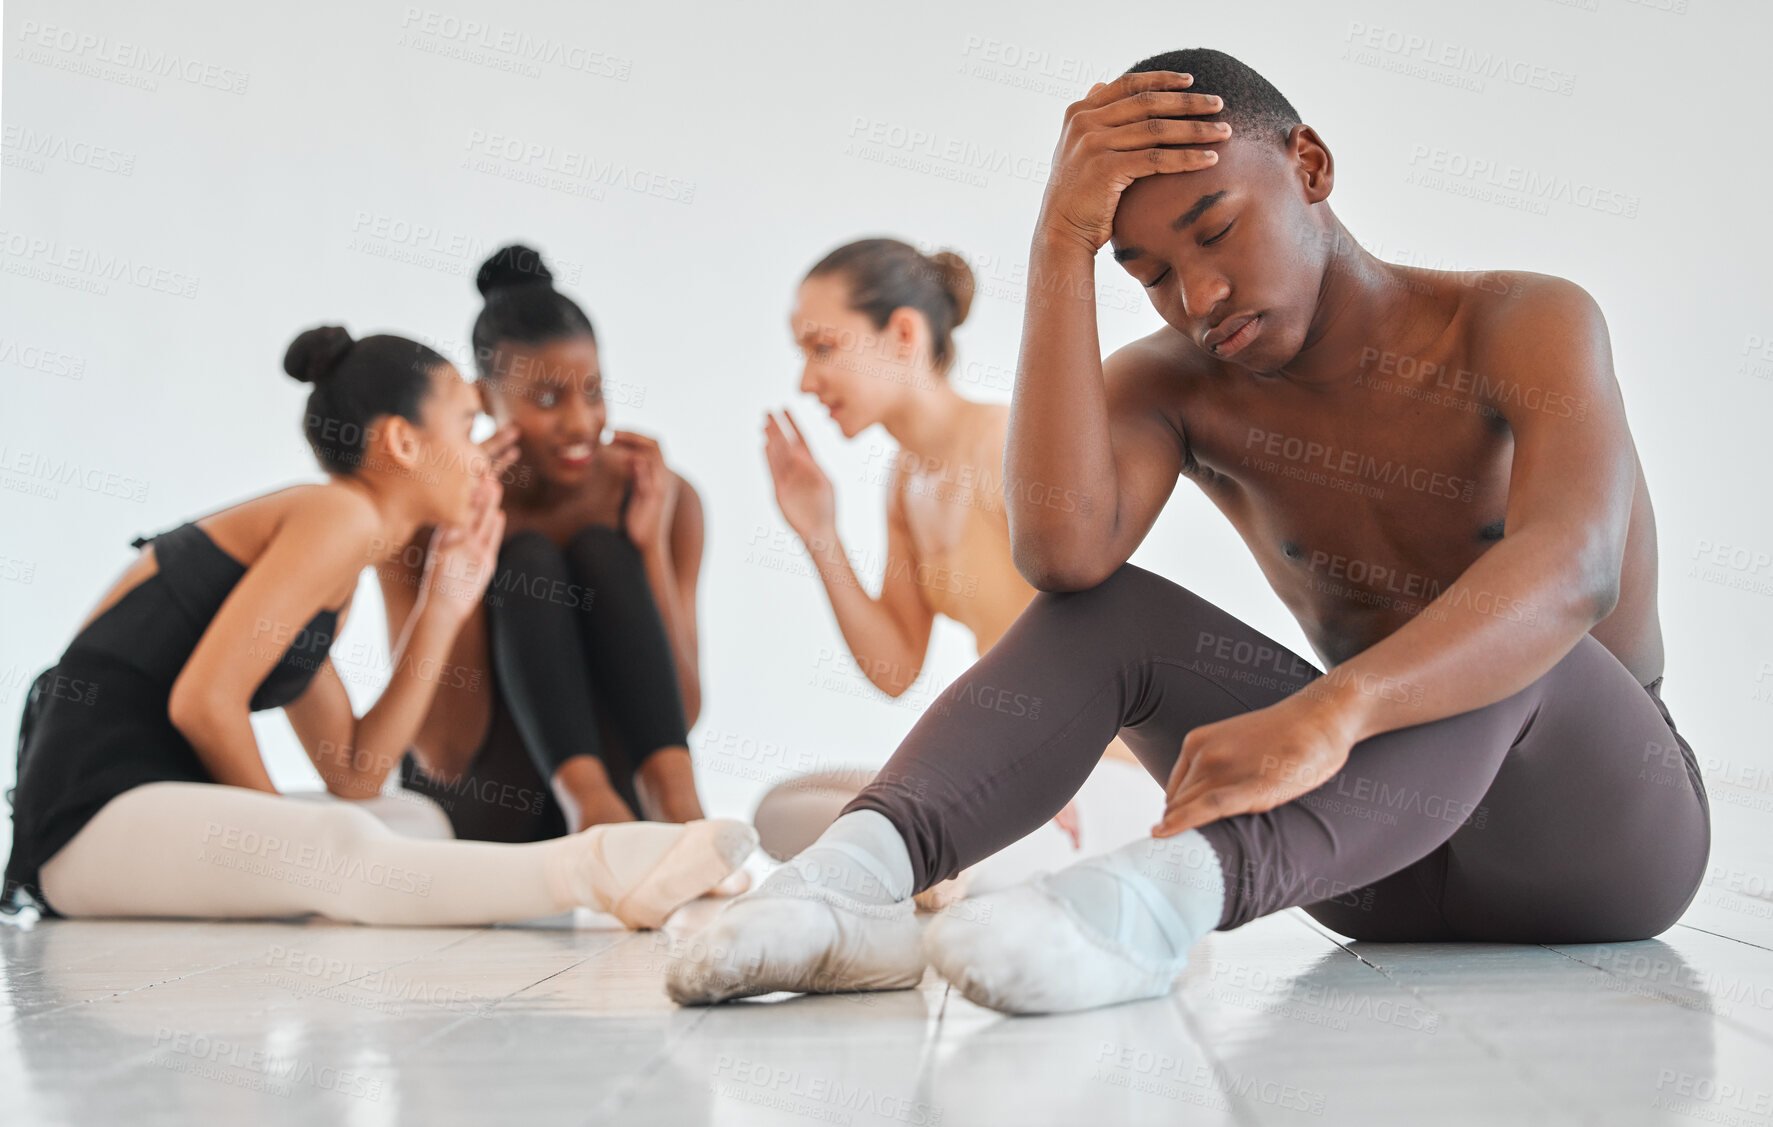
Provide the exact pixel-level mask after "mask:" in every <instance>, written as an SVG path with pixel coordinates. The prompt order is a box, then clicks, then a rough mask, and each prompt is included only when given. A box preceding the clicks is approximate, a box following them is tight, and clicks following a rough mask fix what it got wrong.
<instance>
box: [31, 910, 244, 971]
mask: <svg viewBox="0 0 1773 1127" xmlns="http://www.w3.org/2000/svg"><path fill="white" fill-rule="evenodd" d="M214 922H215V921H214V920H191V921H189V924H190V926H188V927H182V928H170V929H168V931H169V933H170V934H173V935H177V934H179V933H182V932H187V931H199V930H201V929H202V928H203V927H204V926H205V925H207V924H210V923H214ZM43 926H49V927H58V926H60V925H59V924H56V923H55V922H54V921H47V922H45V921H39V922H38V923H37V924H36V925H35V927H43ZM24 930H34V928H33V929H21V931H24ZM118 950H120V948H117V947H106V948H105V949H104V950H102V951H98V952H96V953H94V954H91V955H84V956H82V957H81V958H79V959H77V960H75V961H74V962H72V963H69V964H67V966H70V967H76V966H79V965H80V964H82V963H88V962H91V961H92V960H93V959H102V958H105V957H106V956H108V955H114V954H116V953H117V952H118ZM48 970H49V968H48V967H38V968H36V969H35V970H28V971H25V972H23V973H22V974H20V975H18V976H16V978H13V979H12V981H22V980H24V979H27V978H30V977H31V976H32V975H38V974H44V973H46V972H47V971H48Z"/></svg>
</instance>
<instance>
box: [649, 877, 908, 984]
mask: <svg viewBox="0 0 1773 1127" xmlns="http://www.w3.org/2000/svg"><path fill="white" fill-rule="evenodd" d="M919 935H920V929H919V926H918V922H917V917H916V914H915V909H914V907H913V905H912V903H911V901H909V900H901V901H897V902H894V903H891V904H869V903H864V902H862V901H859V900H855V899H853V898H851V897H848V896H845V895H843V894H842V893H838V892H834V891H831V890H830V889H826V888H823V887H821V886H819V885H817V884H800V885H797V886H796V887H795V890H794V891H793V892H792V893H788V892H784V891H782V890H781V889H779V888H772V887H770V886H769V885H768V884H766V885H764V886H763V887H761V888H759V889H758V890H757V891H755V892H750V893H747V894H745V895H744V896H741V897H739V898H738V899H736V900H734V901H733V902H732V903H730V904H728V905H726V907H724V908H722V909H721V910H720V913H719V914H718V915H716V916H715V917H714V919H713V920H712V921H710V922H709V924H708V926H707V927H705V928H703V929H702V931H700V932H699V933H697V934H696V935H694V936H692V937H691V938H690V939H688V940H686V941H685V942H684V943H683V945H682V947H681V948H680V949H679V950H678V952H677V953H676V954H675V955H674V956H673V958H672V960H671V963H670V966H669V967H668V968H667V970H666V973H665V991H666V993H667V994H669V995H670V996H671V999H672V1001H675V1002H677V1003H679V1004H680V1005H686V1006H691V1005H707V1004H710V1003H714V1002H723V1001H726V1000H728V999H731V998H746V997H751V996H754V995H757V994H771V993H774V992H776V991H778V990H790V991H794V992H796V993H803V994H838V993H847V992H850V991H856V990H906V989H909V988H911V987H913V986H916V985H917V984H918V983H919V982H921V981H922V980H923V972H924V966H925V964H924V957H923V950H922V946H921V945H920V943H919V941H918V940H919Z"/></svg>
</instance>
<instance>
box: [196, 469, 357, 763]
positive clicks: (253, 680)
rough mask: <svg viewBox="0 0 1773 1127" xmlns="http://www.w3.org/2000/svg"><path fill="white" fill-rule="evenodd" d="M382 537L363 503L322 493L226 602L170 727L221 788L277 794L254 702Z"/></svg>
mask: <svg viewBox="0 0 1773 1127" xmlns="http://www.w3.org/2000/svg"><path fill="white" fill-rule="evenodd" d="M379 531H380V518H379V517H378V515H377V513H376V511H375V509H374V507H373V506H372V505H371V504H370V503H369V502H368V501H367V500H366V499H364V498H363V497H362V496H360V495H358V494H356V493H354V492H352V491H350V490H347V489H343V488H334V487H330V486H316V487H315V488H314V489H313V490H312V491H310V492H309V493H307V494H306V495H305V496H303V497H301V498H300V499H299V500H297V501H296V502H295V503H293V504H292V505H291V506H290V508H289V511H288V512H287V513H285V514H284V516H283V518H282V520H281V521H280V522H279V523H278V525H277V528H276V529H275V530H274V531H273V532H272V534H271V539H270V541H269V542H268V543H267V544H266V545H265V547H264V550H263V551H262V552H261V553H260V554H259V557H258V559H256V560H254V561H253V562H252V565H251V566H250V567H248V568H247V569H246V574H244V575H243V576H241V577H240V580H239V582H238V583H236V584H235V585H234V588H233V590H231V591H230V592H229V593H228V597H227V598H226V599H224V600H223V601H222V605H221V606H220V607H219V608H218V609H217V611H216V614H215V617H214V618H213V619H211V620H210V623H209V625H208V627H207V628H205V630H204V631H203V636H202V637H201V638H199V639H198V641H197V645H196V647H195V648H194V649H193V650H192V651H191V656H190V657H189V658H188V659H187V660H186V662H185V665H184V668H183V669H181V670H180V671H179V675H178V677H177V679H175V680H174V681H173V685H172V692H171V694H170V696H169V698H168V700H167V716H168V718H169V719H170V720H171V721H172V723H173V726H174V727H176V728H178V730H179V732H180V733H181V734H183V735H184V737H185V738H186V739H187V740H189V741H190V742H191V746H192V747H193V748H195V749H196V751H197V756H198V758H199V759H200V760H201V761H202V762H203V766H204V768H205V769H206V770H207V771H208V772H209V774H210V776H211V777H212V778H214V779H215V781H216V782H218V783H223V784H227V785H231V786H239V787H247V788H249V789H252V790H262V791H269V792H271V793H273V794H274V793H276V791H277V788H276V787H275V786H274V785H273V784H272V782H271V776H270V773H269V772H268V771H266V769H265V763H264V759H263V757H262V756H261V754H260V752H259V746H258V741H257V740H256V739H255V738H254V736H253V732H252V722H251V701H252V695H253V692H254V691H255V690H256V689H257V688H258V686H259V684H260V682H262V681H263V680H264V679H265V676H266V675H267V674H268V673H270V671H271V669H272V668H273V667H274V666H275V665H276V664H277V662H278V660H279V659H280V658H281V657H282V655H283V651H284V650H285V649H287V648H288V645H289V639H290V638H291V637H292V636H293V635H294V634H295V632H296V631H299V630H301V629H303V628H305V627H306V626H307V624H308V623H309V622H310V621H312V619H313V618H314V616H315V615H316V614H318V613H319V612H320V611H321V610H322V609H323V608H324V607H326V606H328V605H330V604H331V603H332V601H333V600H334V599H336V598H337V597H338V596H337V592H338V591H339V590H340V589H341V588H343V587H345V586H347V585H348V584H349V583H350V582H351V581H352V579H353V578H354V577H355V576H356V575H357V573H358V572H359V571H361V570H362V568H363V567H364V565H365V564H366V563H367V562H368V559H369V550H370V546H371V544H372V543H373V541H374V539H375V537H376V535H377V534H378V532H379ZM316 680H319V678H318V677H317V678H316ZM333 683H334V684H336V683H337V681H336V675H335V677H334V678H333ZM338 691H339V692H340V693H342V692H343V691H344V690H343V686H339V687H338ZM347 711H349V710H348V709H347Z"/></svg>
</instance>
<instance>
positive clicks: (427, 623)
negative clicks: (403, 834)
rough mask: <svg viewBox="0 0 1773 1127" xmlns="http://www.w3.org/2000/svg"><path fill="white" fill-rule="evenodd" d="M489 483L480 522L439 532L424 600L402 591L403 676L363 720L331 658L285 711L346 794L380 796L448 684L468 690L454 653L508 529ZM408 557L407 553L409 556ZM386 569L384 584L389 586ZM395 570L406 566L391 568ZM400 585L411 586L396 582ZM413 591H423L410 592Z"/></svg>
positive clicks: (395, 652)
mask: <svg viewBox="0 0 1773 1127" xmlns="http://www.w3.org/2000/svg"><path fill="white" fill-rule="evenodd" d="M497 497H498V493H497V489H496V487H494V486H492V485H491V483H490V482H489V483H488V484H487V486H486V487H484V488H483V492H482V504H481V507H480V509H479V510H478V512H477V514H476V517H475V522H474V524H473V525H472V526H471V527H470V528H468V529H463V530H445V531H444V532H442V533H441V534H438V535H436V536H435V537H434V538H433V541H432V548H431V549H430V550H429V551H428V552H427V553H426V562H427V567H426V570H425V572H424V573H423V574H422V576H421V581H420V585H419V586H418V588H417V591H418V592H419V593H418V595H417V596H413V595H411V594H406V595H400V594H398V593H397V595H396V597H397V599H398V602H397V603H396V604H395V605H394V606H390V608H389V621H390V622H391V623H392V622H393V621H394V618H395V615H396V614H399V615H400V621H401V622H402V628H401V629H400V630H398V631H393V630H391V631H390V639H391V642H390V649H391V651H392V652H391V659H392V660H391V663H390V664H391V666H392V669H393V673H392V675H391V676H390V678H389V680H388V684H387V686H386V687H385V688H384V689H383V690H382V692H381V695H380V696H378V697H377V698H376V702H375V704H374V705H372V706H371V707H370V708H369V710H368V711H367V712H365V713H364V714H363V716H362V717H361V718H358V717H356V716H355V715H354V714H353V713H352V710H351V701H350V698H349V697H348V696H347V695H346V693H345V687H344V684H343V683H342V682H341V681H340V680H339V677H338V673H337V671H336V670H335V669H334V668H333V665H332V662H331V660H330V659H329V660H328V661H327V662H326V664H325V665H324V666H323V667H322V669H321V670H320V672H319V674H318V675H317V676H316V677H315V678H314V681H313V683H311V684H310V685H309V686H308V690H307V691H306V692H304V693H303V694H302V696H301V697H300V698H298V699H297V700H295V701H292V702H291V703H290V704H289V706H288V707H287V708H286V709H285V713H286V714H287V715H288V716H289V720H290V724H291V726H292V727H294V728H295V730H296V735H297V736H298V737H300V739H301V741H302V746H303V747H305V748H306V749H307V751H308V756H309V758H310V759H312V760H313V761H314V766H315V769H316V770H318V771H319V772H320V777H321V779H322V780H323V781H325V783H326V789H327V790H329V791H331V792H332V793H333V794H336V795H338V796H339V797H341V798H356V799H361V798H373V797H375V795H376V794H378V793H380V791H381V789H382V785H383V783H385V782H386V781H387V778H388V774H389V772H391V771H392V770H393V769H394V766H395V765H396V764H397V763H399V762H400V758H401V756H403V755H404V754H406V749H407V748H408V747H409V746H410V745H411V744H412V742H413V739H414V737H416V736H417V735H418V732H419V729H420V727H421V726H422V725H423V724H424V722H425V718H426V716H427V715H429V714H430V711H431V708H432V705H433V703H434V701H435V697H436V694H437V691H438V687H439V685H442V684H448V685H450V686H451V687H452V691H465V690H464V689H463V687H462V686H463V685H464V684H465V681H464V679H463V678H461V677H460V676H458V675H457V673H458V672H459V667H457V666H454V665H452V664H451V662H450V660H449V659H450V653H451V650H452V648H453V646H454V644H455V640H456V637H457V635H458V634H459V633H460V632H461V628H462V624H463V623H464V622H465V621H466V620H467V618H468V616H469V615H471V614H475V613H477V612H478V611H479V609H480V596H481V594H482V593H483V592H484V591H485V589H486V583H487V580H488V578H489V577H490V575H491V572H492V568H493V566H494V562H495V561H496V559H497V555H498V545H499V541H500V539H501V538H502V537H503V534H504V528H505V517H504V513H503V512H501V511H499V509H498V507H497ZM403 555H404V553H403ZM383 570H384V569H381V568H378V578H382V579H384V582H383V590H384V592H386V591H388V589H389V586H390V584H389V583H388V582H386V577H385V576H384V575H383ZM389 570H390V571H391V572H392V571H395V570H396V569H389ZM394 586H395V587H396V590H397V592H398V589H399V588H400V587H401V586H403V585H400V584H394ZM405 589H406V590H407V591H408V592H410V591H412V590H414V588H411V587H407V588H405Z"/></svg>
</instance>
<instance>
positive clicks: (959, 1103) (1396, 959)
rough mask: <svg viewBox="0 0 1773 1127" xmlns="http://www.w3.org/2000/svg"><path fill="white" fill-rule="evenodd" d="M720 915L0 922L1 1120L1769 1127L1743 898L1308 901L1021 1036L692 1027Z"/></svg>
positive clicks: (1758, 947)
mask: <svg viewBox="0 0 1773 1127" xmlns="http://www.w3.org/2000/svg"><path fill="white" fill-rule="evenodd" d="M1719 883H1720V885H1721V884H1722V882H1721V881H1720V882H1719ZM717 907H718V904H717V903H716V902H713V901H699V902H697V903H695V904H692V905H691V906H690V907H688V908H686V909H685V910H684V911H682V912H680V913H679V914H678V915H677V916H676V917H675V918H674V919H673V920H672V922H671V926H670V927H669V928H668V929H667V930H665V931H661V932H653V933H644V932H642V933H630V932H624V931H621V930H619V929H615V928H614V926H613V921H607V919H606V918H605V917H592V916H584V915H581V916H580V917H579V919H578V921H577V923H578V925H579V926H577V927H575V926H573V924H574V921H573V920H571V919H569V918H561V919H556V920H549V921H539V922H538V923H537V924H535V925H532V926H526V927H503V928H488V929H471V928H470V929H422V930H418V929H414V930H404V929H374V928H360V927H352V926H346V925H336V924H327V923H199V922H126V921H119V922H83V921H65V920H63V921H49V922H45V923H42V924H39V925H38V926H37V927H36V928H34V929H32V930H29V931H20V930H17V929H13V928H0V958H3V959H4V979H3V982H4V994H3V995H0V1022H3V1024H0V1090H3V1091H4V1092H5V1093H6V1095H5V1097H4V1100H5V1102H4V1104H3V1105H0V1109H3V1110H0V1123H5V1124H13V1123H19V1124H24V1123H32V1124H36V1123H112V1122H126V1123H131V1124H137V1123H143V1124H145V1123H162V1122H164V1123H181V1124H183V1123H286V1122H287V1123H310V1122H312V1123H319V1122H325V1123H341V1124H381V1123H389V1124H392V1123H403V1124H406V1123H410V1124H447V1123H458V1122H459V1123H473V1124H486V1123H520V1124H525V1125H534V1127H541V1125H546V1124H557V1123H558V1124H589V1123H621V1124H643V1123H661V1124H697V1123H717V1124H753V1123H755V1124H777V1123H809V1124H874V1123H881V1124H911V1125H919V1124H921V1125H926V1127H933V1125H949V1127H957V1125H970V1124H999V1123H1002V1124H1017V1125H1023V1124H1044V1123H1056V1124H1105V1125H1106V1124H1134V1123H1180V1122H1186V1123H1189V1124H1217V1123H1282V1124H1286V1123H1300V1124H1303V1123H1361V1124H1376V1123H1407V1124H1416V1123H1436V1124H1440V1123H1474V1124H1479V1123H1481V1124H1495V1123H1508V1124H1511V1125H1525V1124H1536V1123H1576V1122H1583V1123H1595V1124H1606V1125H1609V1127H1611V1125H1613V1124H1626V1123H1669V1124H1706V1123H1727V1124H1749V1125H1752V1124H1773V950H1770V949H1769V947H1770V944H1769V942H1768V941H1769V938H1773V937H1770V935H1769V932H1773V924H1770V923H1769V916H1773V912H1770V911H1767V910H1764V909H1770V908H1773V902H1769V901H1766V900H1762V899H1759V898H1757V897H1752V896H1746V895H1743V894H1741V893H1739V892H1736V891H1734V890H1732V889H1730V888H1727V887H1718V888H1715V889H1708V891H1707V893H1702V895H1701V898H1700V900H1699V901H1698V902H1696V904H1695V908H1694V911H1693V912H1691V913H1690V914H1689V916H1688V922H1684V923H1682V924H1681V925H1678V926H1677V927H1675V928H1674V929H1673V930H1671V931H1669V932H1668V933H1667V934H1665V935H1664V936H1663V937H1662V938H1660V939H1658V940H1650V941H1646V942H1641V943H1632V944H1616V945H1611V946H1582V947H1530V946H1501V945H1476V944H1459V945H1404V944H1377V945H1376V944H1353V943H1344V942H1342V941H1340V939H1339V937H1336V936H1334V935H1332V934H1331V933H1329V932H1326V931H1325V930H1324V929H1322V928H1321V927H1319V926H1318V925H1317V924H1315V923H1314V922H1313V921H1311V920H1310V919H1309V918H1308V917H1306V916H1305V915H1304V914H1303V913H1302V912H1300V911H1298V910H1296V909H1295V910H1290V911H1288V912H1284V913H1281V914H1279V915H1276V916H1271V917H1268V918H1266V919H1262V920H1258V921H1256V922H1254V923H1251V924H1249V925H1247V926H1245V927H1243V928H1240V929H1238V930H1236V931H1233V932H1226V933H1215V934H1214V935H1212V936H1211V937H1210V938H1209V939H1208V940H1206V941H1205V942H1204V943H1203V944H1202V945H1201V946H1200V947H1199V948H1197V949H1196V955H1195V958H1194V960H1193V962H1192V964H1191V966H1190V967H1189V969H1188V971H1187V973H1186V975H1185V976H1184V978H1183V980H1182V983H1181V985H1180V986H1179V987H1178V989H1177V990H1176V992H1175V993H1174V994H1173V995H1172V996H1171V997H1169V998H1167V999H1164V1000H1161V1001H1154V1002H1146V1003H1140V1004H1135V1005H1128V1006H1119V1007H1113V1008H1110V1009H1105V1010H1097V1011H1093V1012H1089V1013H1083V1014H1075V1015H1068V1016H1060V1017H1044V1018H1017V1019H1006V1018H1003V1017H1001V1016H999V1015H997V1014H995V1013H992V1012H990V1011H988V1010H982V1009H979V1008H978V1007H976V1006H973V1005H971V1004H970V1003H968V1002H966V1001H965V1000H964V999H962V998H961V997H960V996H959V995H958V994H955V993H952V992H950V991H949V990H948V988H947V986H946V984H945V983H943V982H942V981H941V980H940V979H938V978H937V977H935V975H934V974H933V973H932V974H930V975H929V976H927V977H926V979H925V981H924V984H923V986H922V988H921V989H919V990H915V991H903V992H898V993H889V994H869V995H850V996H832V997H799V998H786V997H784V998H780V999H773V1000H761V1001H753V1002H745V1003H736V1004H731V1005H727V1006H720V1007H714V1008H710V1009H679V1008H677V1007H676V1006H674V1005H672V1004H671V1003H670V1001H669V1000H667V999H666V997H665V995H664V992H663V989H662V987H661V985H660V980H661V974H662V969H663V966H664V963H665V960H666V958H667V957H668V955H669V953H670V950H671V945H672V944H673V943H678V942H682V941H683V939H684V938H685V937H686V936H688V935H690V934H692V933H693V932H694V930H695V929H696V928H697V927H699V926H700V925H701V924H702V923H704V922H705V921H706V920H707V918H708V917H709V916H710V915H711V914H712V913H713V911H714V910H715V909H716V908H717ZM600 922H603V923H608V924H609V925H610V926H609V927H600V926H595V925H597V924H598V923H600Z"/></svg>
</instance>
